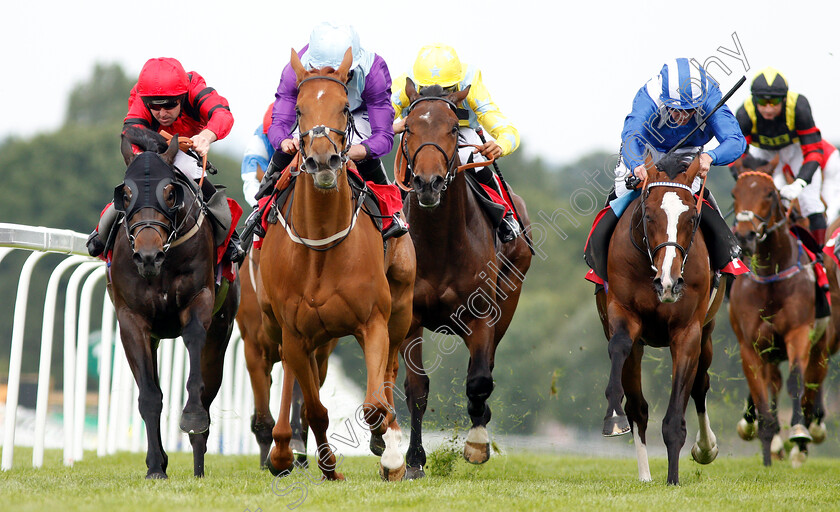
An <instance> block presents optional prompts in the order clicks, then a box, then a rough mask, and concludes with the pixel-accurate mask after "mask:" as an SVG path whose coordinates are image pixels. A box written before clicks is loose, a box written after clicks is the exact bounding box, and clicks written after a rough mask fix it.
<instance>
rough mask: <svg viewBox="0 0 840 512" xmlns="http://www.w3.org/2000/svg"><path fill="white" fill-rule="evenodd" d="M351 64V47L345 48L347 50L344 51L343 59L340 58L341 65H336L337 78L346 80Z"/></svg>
mask: <svg viewBox="0 0 840 512" xmlns="http://www.w3.org/2000/svg"><path fill="white" fill-rule="evenodd" d="M352 64H353V48H352V47H349V48H347V51H346V52H344V59H342V60H341V65H340V66H338V69H337V70H336V72H337V73H338V76H339V78H341V81H342V82H346V81H347V74H348V73H349V72H350V66H351V65H352Z"/></svg>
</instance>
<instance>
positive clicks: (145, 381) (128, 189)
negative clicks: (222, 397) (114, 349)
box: [108, 128, 239, 479]
mask: <svg viewBox="0 0 840 512" xmlns="http://www.w3.org/2000/svg"><path fill="white" fill-rule="evenodd" d="M131 144H134V145H137V146H139V147H140V148H141V149H144V150H145V151H144V152H143V153H141V154H139V155H134V154H133V152H132V148H131ZM164 148H166V143H165V142H164V141H163V138H162V137H161V136H160V135H158V134H157V133H155V132H152V131H151V130H146V129H142V128H129V129H128V130H126V133H125V134H124V135H123V139H122V148H121V149H122V154H123V157H124V158H125V162H126V164H127V165H128V169H127V170H126V177H125V181H124V183H123V184H122V185H120V186H118V187H117V188H116V190H115V193H114V206H115V207H116V209H117V210H118V211H122V212H124V213H125V221H124V223H123V226H125V229H119V230H118V234H117V238H116V242H115V245H114V251H113V259H112V263H111V267H110V272H109V273H108V286H109V288H110V291H111V298H112V300H113V302H114V308H115V309H116V312H117V320H118V321H119V326H120V337H121V338H122V343H123V347H124V348H125V355H126V358H127V359H128V364H129V366H130V367H131V371H132V373H133V374H134V380H135V381H136V382H137V387H138V388H139V389H140V399H139V408H140V415H141V416H142V417H143V421H144V422H145V424H146V432H147V438H148V449H147V453H146V466H147V467H148V472H147V473H146V478H152V479H156V478H166V466H167V461H168V458H167V455H166V452H165V451H164V450H163V445H162V444H161V438H160V414H161V409H162V407H163V394H162V393H161V389H160V382H159V379H158V368H157V352H156V350H157V347H158V344H159V343H160V340H161V339H164V338H176V337H178V336H181V337H182V338H183V340H184V344H185V345H186V347H187V352H188V354H189V356H188V357H189V364H190V371H189V376H188V378H187V403H186V405H185V407H184V410H183V412H182V414H181V421H180V426H181V430H182V431H184V432H186V433H188V434H189V437H190V443H191V444H192V447H193V470H194V474H195V476H204V453H205V451H206V450H207V436H208V432H209V428H210V414H209V410H210V403H211V402H212V401H213V399H214V398H215V396H216V393H217V392H218V391H219V386H220V385H221V382H222V366H223V363H224V359H225V349H226V348H227V344H228V340H229V339H230V334H231V331H232V330H233V319H234V316H236V309H237V307H238V305H239V281H238V279H237V280H236V281H234V282H233V283H232V284H230V285H229V287H228V290H227V294H226V295H222V294H219V295H217V292H216V285H215V268H216V261H215V257H216V251H215V248H214V243H213V229H212V227H211V224H210V221H209V219H206V218H204V215H205V214H204V210H203V205H202V202H201V199H200V198H199V197H200V192H199V191H198V188H197V187H196V186H195V184H194V183H189V182H187V181H183V180H185V178H176V175H175V173H174V172H173V168H172V162H173V161H174V159H175V155H176V154H177V151H178V137H177V136H176V137H173V138H172V141H171V143H170V144H169V147H168V149H166V151H165V152H164V153H163V154H159V153H158V152H159V151H161V150H163V149H164ZM179 179H180V180H181V181H178V180H179ZM197 193H198V194H199V197H196V194H197ZM225 283H227V282H226V281H223V285H222V286H226V287H227V285H226V284H225ZM220 301H222V302H221V304H218V302H220ZM214 305H215V307H214Z"/></svg>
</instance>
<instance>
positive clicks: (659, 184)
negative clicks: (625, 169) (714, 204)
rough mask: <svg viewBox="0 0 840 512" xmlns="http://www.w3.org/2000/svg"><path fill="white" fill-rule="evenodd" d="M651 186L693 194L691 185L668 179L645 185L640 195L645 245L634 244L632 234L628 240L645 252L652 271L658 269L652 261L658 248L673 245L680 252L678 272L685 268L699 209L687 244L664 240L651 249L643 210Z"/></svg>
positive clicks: (695, 231) (698, 220) (697, 222)
mask: <svg viewBox="0 0 840 512" xmlns="http://www.w3.org/2000/svg"><path fill="white" fill-rule="evenodd" d="M653 187H672V188H680V189H683V190H687V191H688V193H689V194H691V195H692V196H694V192H692V190H691V187H689V186H688V185H683V184H681V183H672V182H669V181H658V182H654V183H650V184H649V185H648V186H647V187H645V191H644V196H643V197H642V200H641V209H642V233H643V237H644V238H643V243H644V246H645V247H644V249H643V248H641V247H639V246H638V245H637V244H636V241H635V238H634V237H633V236H632V234H631V236H630V240H632V241H633V245H634V246H636V249H638V250H639V251H641V252H643V253H644V252H647V255H648V259H649V260H650V268H651V269H653V271H654V272H658V271H659V269H657V268H656V265H655V264H654V262H653V257H654V256H655V255H656V253H657V252H658V251H659V249H662V248H663V247H675V248H676V249H677V250H678V251H680V253H682V262H681V263H680V273H682V271H683V269H684V268H685V260H686V259H688V251H689V250H691V246H692V245H693V244H694V235H695V234H696V233H697V227H698V226H700V210H699V208H698V209H695V214H694V217H693V218H692V222H693V224H694V226H693V227H692V229H691V238H689V241H688V246H686V247H683V246H682V245H680V244H679V242H676V241H674V242H671V241H666V242H662V243H661V244H659V245H657V246H656V247H654V248H653V249H651V248H650V238H649V237H648V227H647V226H648V223H647V215H646V213H645V210H646V203H647V198H648V196H649V195H650V189H651V188H653ZM631 229H632V228H631Z"/></svg>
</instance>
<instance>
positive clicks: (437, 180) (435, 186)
mask: <svg viewBox="0 0 840 512" xmlns="http://www.w3.org/2000/svg"><path fill="white" fill-rule="evenodd" d="M443 183H444V180H443V176H435V177H434V178H432V190H434V191H436V192H437V191H439V190H440V189H442V188H443Z"/></svg>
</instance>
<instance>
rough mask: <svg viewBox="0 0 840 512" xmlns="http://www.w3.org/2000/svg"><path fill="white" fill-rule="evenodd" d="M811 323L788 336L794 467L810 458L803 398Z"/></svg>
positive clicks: (808, 435)
mask: <svg viewBox="0 0 840 512" xmlns="http://www.w3.org/2000/svg"><path fill="white" fill-rule="evenodd" d="M810 330H811V328H810V325H807V324H806V325H803V326H800V327H798V328H796V329H793V330H792V331H790V332H788V334H787V336H785V346H786V348H787V355H788V361H789V362H790V373H789V375H788V381H787V390H788V394H789V395H790V400H791V409H792V415H791V418H790V432H789V433H788V439H789V440H790V441H791V442H793V443H794V447H793V448H792V449H791V452H790V462H791V465H792V466H793V467H795V468H797V467H799V466H801V465H802V464H804V463H805V461H806V460H807V458H808V443H809V442H811V439H812V438H811V434H810V433H809V432H808V428H807V424H806V422H805V415H804V413H803V405H804V403H803V397H804V394H805V375H806V372H807V369H808V361H809V355H810V352H811V339H810Z"/></svg>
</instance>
